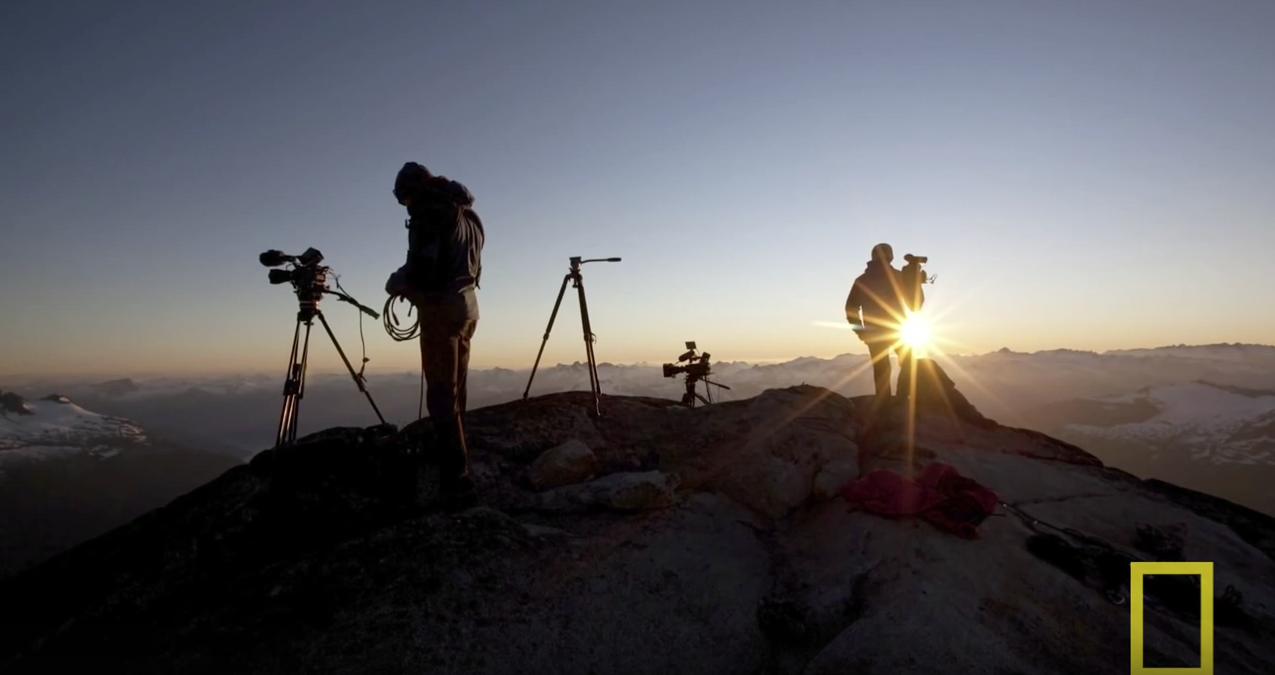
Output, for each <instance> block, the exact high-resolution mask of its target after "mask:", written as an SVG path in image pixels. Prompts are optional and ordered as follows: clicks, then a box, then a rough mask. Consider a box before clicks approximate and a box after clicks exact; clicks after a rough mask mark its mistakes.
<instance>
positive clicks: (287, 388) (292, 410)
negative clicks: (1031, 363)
mask: <svg viewBox="0 0 1275 675" xmlns="http://www.w3.org/2000/svg"><path fill="white" fill-rule="evenodd" d="M300 344H301V320H300V319H297V326H296V328H294V329H293V331H292V351H291V352H290V353H289V354H288V371H287V372H286V373H285V374H284V376H283V409H282V410H281V411H280V412H279V425H278V427H277V428H276V430H275V436H274V445H275V447H276V448H277V447H279V446H281V445H284V444H285V443H287V440H288V433H287V431H288V429H289V428H290V427H291V426H292V418H294V417H295V416H296V414H297V408H296V406H297V392H298V390H299V389H300V387H299V386H298V385H297V384H296V380H295V378H296V376H297V374H298V371H297V347H299V346H300Z"/></svg>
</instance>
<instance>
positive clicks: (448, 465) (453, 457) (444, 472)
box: [435, 423, 477, 508]
mask: <svg viewBox="0 0 1275 675" xmlns="http://www.w3.org/2000/svg"><path fill="white" fill-rule="evenodd" d="M435 429H436V431H437V433H438V440H439V448H438V449H439V451H440V453H441V456H440V457H439V466H438V473H439V483H438V499H439V501H440V502H441V503H442V504H443V505H444V506H445V507H455V508H465V507H467V506H471V505H473V503H475V502H476V501H477V493H476V491H475V488H474V480H473V478H471V477H470V475H469V456H468V452H466V450H467V449H466V447H465V437H464V431H463V430H462V429H461V427H460V425H459V424H456V423H453V424H439V425H436V426H435Z"/></svg>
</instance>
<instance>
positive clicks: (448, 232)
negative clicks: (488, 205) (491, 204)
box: [386, 176, 484, 302]
mask: <svg viewBox="0 0 1275 675" xmlns="http://www.w3.org/2000/svg"><path fill="white" fill-rule="evenodd" d="M473 204H474V195H473V194H472V193H471V192H470V191H469V188H467V187H465V186H464V185H462V184H461V183H459V182H457V181H453V180H448V179H447V178H444V177H442V176H438V177H435V178H433V179H431V180H430V185H429V189H428V190H425V191H424V192H423V194H421V195H420V196H419V197H418V198H417V199H416V200H415V201H413V203H412V205H411V207H410V209H409V212H408V215H409V216H410V219H409V221H408V226H407V231H408V237H407V238H408V247H407V262H406V263H404V264H403V266H402V267H400V268H399V270H398V272H395V274H394V276H393V277H391V279H390V282H389V283H387V284H386V291H387V292H389V293H402V294H404V295H406V296H408V297H409V299H411V300H413V301H414V302H431V301H432V302H442V301H447V300H448V299H449V298H454V297H455V296H456V295H458V294H464V295H467V296H472V295H473V291H474V289H476V288H478V285H479V283H480V278H481V276H482V250H483V241H484V232H483V223H482V220H481V219H480V218H479V217H478V214H477V213H475V212H474V209H473Z"/></svg>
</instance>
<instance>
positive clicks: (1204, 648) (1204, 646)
mask: <svg viewBox="0 0 1275 675" xmlns="http://www.w3.org/2000/svg"><path fill="white" fill-rule="evenodd" d="M1129 566H1130V567H1131V570H1130V578H1129V672H1130V673H1131V674H1132V675H1187V674H1188V673H1189V674H1191V675H1213V563H1211V562H1135V563H1129ZM1174 574H1179V575H1183V576H1188V575H1189V576H1197V577H1200V665H1199V666H1197V667H1195V668H1147V667H1146V666H1144V665H1142V649H1143V625H1142V609H1143V592H1142V579H1143V578H1144V577H1145V576H1147V575H1152V576H1168V575H1174Z"/></svg>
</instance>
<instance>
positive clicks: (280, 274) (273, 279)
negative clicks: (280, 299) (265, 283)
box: [270, 270, 292, 284]
mask: <svg viewBox="0 0 1275 675" xmlns="http://www.w3.org/2000/svg"><path fill="white" fill-rule="evenodd" d="M289 281H292V270H270V283H272V284H286V283H288V282H289Z"/></svg>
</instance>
